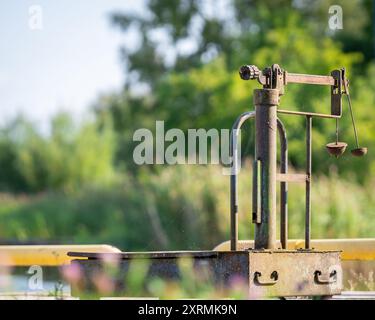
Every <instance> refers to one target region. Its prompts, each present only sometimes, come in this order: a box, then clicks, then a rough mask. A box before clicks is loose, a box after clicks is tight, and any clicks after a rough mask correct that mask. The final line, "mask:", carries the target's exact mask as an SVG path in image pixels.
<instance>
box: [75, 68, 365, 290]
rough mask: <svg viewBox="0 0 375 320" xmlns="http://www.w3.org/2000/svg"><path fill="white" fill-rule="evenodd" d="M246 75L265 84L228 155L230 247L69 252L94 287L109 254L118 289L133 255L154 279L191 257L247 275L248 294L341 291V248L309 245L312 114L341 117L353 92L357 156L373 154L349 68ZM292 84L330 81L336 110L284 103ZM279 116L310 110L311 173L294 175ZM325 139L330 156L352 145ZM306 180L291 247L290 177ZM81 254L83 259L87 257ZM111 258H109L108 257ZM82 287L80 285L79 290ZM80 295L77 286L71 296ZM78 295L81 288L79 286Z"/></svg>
mask: <svg viewBox="0 0 375 320" xmlns="http://www.w3.org/2000/svg"><path fill="white" fill-rule="evenodd" d="M239 73H240V76H241V78H242V79H243V80H258V82H259V83H260V84H261V85H262V86H263V87H262V88H261V89H255V90H254V94H253V101H254V105H255V110H254V111H248V112H245V113H243V114H241V115H240V116H239V117H238V118H237V120H236V121H235V123H234V125H233V127H232V131H231V145H230V155H231V157H232V159H233V166H232V172H231V175H230V201H231V205H230V221H231V238H230V241H231V247H230V248H231V250H230V251H221V252H218V251H165V252H123V253H105V254H98V253H82V252H70V253H69V254H68V255H69V256H71V257H77V258H79V259H77V260H73V261H72V263H76V264H79V265H80V267H82V268H83V270H84V275H85V280H86V281H85V283H86V285H85V288H83V291H85V292H87V291H90V290H93V288H94V286H93V284H92V282H93V277H95V274H97V272H99V271H101V270H103V268H104V266H103V256H104V257H106V256H107V257H108V258H110V259H112V258H113V259H119V260H120V264H121V272H122V273H121V276H120V277H119V281H118V290H119V291H120V290H121V289H123V288H124V287H126V286H127V284H126V281H125V280H124V279H125V275H126V273H127V272H128V269H129V264H130V262H131V261H133V260H134V259H147V260H148V261H149V263H150V268H149V271H148V277H150V278H152V277H161V278H166V279H179V277H180V276H181V273H180V269H179V260H180V259H181V258H184V257H189V258H190V259H191V260H192V261H193V266H194V268H195V269H197V270H199V269H200V268H206V269H207V268H208V269H209V271H210V272H211V274H212V275H213V279H214V283H215V285H217V286H218V287H225V286H227V285H229V283H230V281H231V279H233V277H241V278H242V279H245V282H246V285H247V286H248V290H249V294H250V296H255V297H289V296H332V295H337V294H340V292H341V290H342V276H341V275H342V270H341V262H340V251H321V250H314V248H311V244H310V239H311V172H312V167H311V158H312V153H311V144H312V120H313V118H314V117H319V118H332V119H336V121H337V122H338V120H339V119H340V118H341V115H342V95H344V94H345V95H347V97H348V102H349V107H350V113H351V116H352V121H353V128H354V133H355V137H356V143H357V146H356V148H355V149H354V150H352V154H353V155H355V156H362V155H365V154H366V153H367V148H364V147H359V144H358V136H357V130H356V127H355V123H354V117H353V112H352V106H351V101H350V96H349V90H348V87H349V85H348V83H349V81H348V79H347V78H346V74H345V69H340V70H334V71H332V72H331V74H330V75H329V76H322V75H307V74H295V73H288V72H287V71H285V70H283V69H281V68H280V66H279V65H277V64H274V65H272V66H271V67H268V68H265V69H264V70H263V71H260V70H259V69H258V68H257V67H256V66H253V65H246V66H242V67H241V68H240V71H239ZM289 83H297V84H310V85H325V86H330V87H331V112H330V113H327V114H324V113H313V112H301V111H290V110H282V109H279V104H280V97H281V96H282V95H283V94H284V93H285V87H286V85H287V84H289ZM278 114H287V115H295V116H304V117H305V118H306V171H305V172H304V173H302V174H290V173H288V142H287V136H286V131H285V127H284V125H283V123H282V122H281V120H280V119H279V118H278V116H277V115H278ZM249 119H255V140H256V141H255V157H254V159H255V160H254V167H253V193H252V197H253V201H252V202H253V210H252V211H253V213H252V220H253V223H254V224H255V240H254V248H248V249H246V250H239V247H238V194H237V176H238V164H239V163H238V161H240V159H239V154H238V146H237V142H238V136H239V130H240V128H241V126H242V124H243V123H244V122H245V121H247V120H249ZM336 133H337V135H336V142H333V143H330V144H327V150H328V152H329V153H330V154H331V155H334V156H336V157H337V156H339V155H341V154H343V153H344V151H345V148H346V143H343V142H339V141H338V123H337V125H336ZM277 134H278V135H279V138H280V147H281V153H280V155H281V159H280V172H279V173H278V172H277ZM277 182H279V183H280V243H281V247H278V246H277V243H278V242H277V235H276V229H277V228H276V227H277V226H276V216H277V208H276V186H277ZM290 182H296V183H304V184H305V186H306V210H305V248H304V249H300V250H291V249H288V248H287V241H288V206H287V194H288V183H290ZM82 258H83V259H82ZM104 260H106V259H104ZM80 291H82V288H80ZM74 294H75V292H74V288H73V295H74ZM76 294H80V293H79V292H78V291H77V292H76Z"/></svg>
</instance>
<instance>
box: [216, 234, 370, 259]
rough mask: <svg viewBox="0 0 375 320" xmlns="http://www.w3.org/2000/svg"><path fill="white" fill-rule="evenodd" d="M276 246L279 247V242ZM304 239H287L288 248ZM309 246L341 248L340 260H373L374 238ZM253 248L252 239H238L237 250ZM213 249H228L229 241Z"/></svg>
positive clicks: (299, 246)
mask: <svg viewBox="0 0 375 320" xmlns="http://www.w3.org/2000/svg"><path fill="white" fill-rule="evenodd" d="M277 246H278V247H279V248H281V244H280V242H278V243H277ZM304 246H305V241H304V240H300V239H291V240H288V249H291V250H296V249H303V248H304ZM311 247H312V248H314V249H317V250H323V251H324V250H341V251H342V253H341V259H342V260H375V239H374V238H366V239H358V238H355V239H315V240H311ZM248 248H254V241H253V240H240V241H239V243H238V250H245V249H248ZM213 250H214V251H229V250H230V241H225V242H223V243H220V244H219V245H217V246H216V247H215V248H214V249H213Z"/></svg>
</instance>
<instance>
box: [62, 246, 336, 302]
mask: <svg viewBox="0 0 375 320" xmlns="http://www.w3.org/2000/svg"><path fill="white" fill-rule="evenodd" d="M339 254H340V253H339V252H334V251H301V250H294V251H293V250H275V251H272V250H249V251H226V252H211V251H198V252H197V251H186V252H185V251H183V252H143V253H140V252H138V253H113V254H106V255H108V256H110V257H112V258H115V257H117V258H118V261H119V263H120V272H119V273H118V274H117V275H116V290H117V291H118V292H121V290H123V289H124V288H126V287H127V280H126V279H127V278H126V274H127V272H128V270H129V266H130V264H131V263H132V262H133V261H134V260H137V259H148V261H149V271H148V274H147V280H150V279H152V278H155V277H157V278H161V279H165V280H173V281H178V280H179V279H181V277H182V275H181V269H180V264H179V261H180V259H181V258H186V257H189V258H190V259H191V261H192V268H193V269H194V270H195V272H196V274H197V275H198V280H199V275H201V274H209V275H210V277H209V278H206V279H205V281H211V282H210V283H212V284H213V285H214V286H216V287H218V288H220V287H222V286H227V285H228V283H230V281H232V280H233V279H238V278H242V279H243V280H244V281H245V282H246V283H247V285H248V288H249V296H251V297H254V298H267V297H275V296H282V297H286V296H311V295H319V296H327V295H328V296H331V295H333V294H339V293H340V290H341V286H342V283H341V277H340V276H339V275H340V274H341V270H340V258H339ZM69 255H70V256H76V257H81V258H82V257H87V258H88V259H87V260H81V259H80V260H73V261H72V263H73V264H78V265H79V266H80V267H81V268H83V270H84V272H83V274H84V276H85V281H84V283H85V287H84V288H80V290H79V291H78V290H77V288H74V287H73V296H76V295H80V293H81V292H90V291H93V290H95V286H94V284H93V283H94V279H95V277H96V276H97V275H98V274H100V273H101V272H103V271H104V270H105V267H104V265H105V261H106V259H105V257H104V258H103V256H101V255H99V254H95V253H70V254H69ZM333 271H335V272H336V276H334V277H330V274H332V273H333ZM317 272H320V274H321V275H320V276H319V278H317ZM327 279H328V280H329V283H328V282H325V281H326V280H327ZM191 281H194V279H191Z"/></svg>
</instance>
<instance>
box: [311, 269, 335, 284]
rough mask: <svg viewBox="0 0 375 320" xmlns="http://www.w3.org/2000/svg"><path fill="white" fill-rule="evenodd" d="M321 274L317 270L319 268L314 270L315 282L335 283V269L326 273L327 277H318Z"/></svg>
mask: <svg viewBox="0 0 375 320" xmlns="http://www.w3.org/2000/svg"><path fill="white" fill-rule="evenodd" d="M321 275H322V272H321V271H319V270H316V271H315V272H314V279H315V282H316V283H318V284H332V283H335V282H336V281H337V272H336V270H333V271H332V272H331V273H330V274H329V275H328V278H326V279H324V278H323V279H322V278H320V276H321Z"/></svg>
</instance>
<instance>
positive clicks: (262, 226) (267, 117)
mask: <svg viewBox="0 0 375 320" xmlns="http://www.w3.org/2000/svg"><path fill="white" fill-rule="evenodd" d="M278 103H279V91H278V90H276V89H256V90H254V105H255V112H256V117H255V128H256V130H255V145H256V146H255V150H256V156H255V157H256V159H257V160H259V161H260V162H261V168H262V169H261V213H260V214H261V223H257V224H255V248H256V249H275V248H276V160H277V152H276V147H277V140H276V133H277V106H278Z"/></svg>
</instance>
